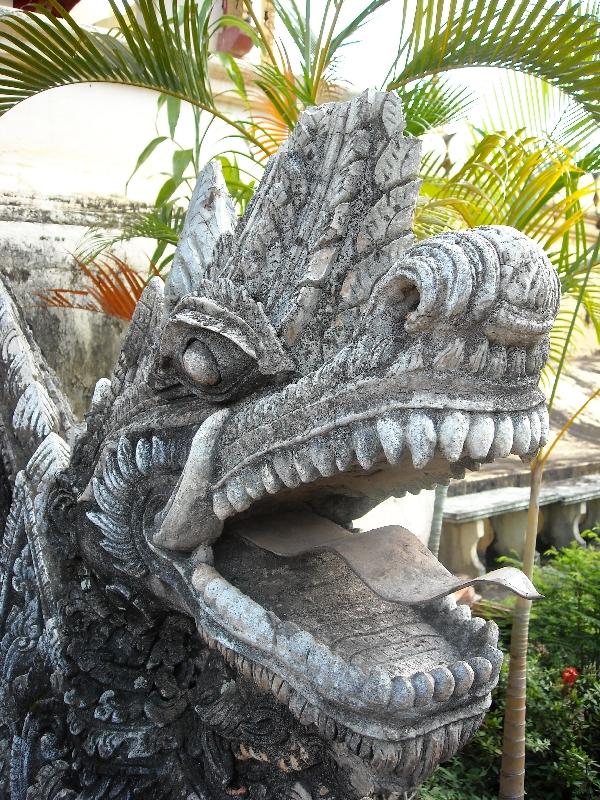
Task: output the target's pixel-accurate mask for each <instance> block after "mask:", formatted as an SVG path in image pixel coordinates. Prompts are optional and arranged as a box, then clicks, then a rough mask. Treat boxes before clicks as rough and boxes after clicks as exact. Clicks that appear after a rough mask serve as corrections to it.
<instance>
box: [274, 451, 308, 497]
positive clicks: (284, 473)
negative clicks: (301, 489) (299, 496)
mask: <svg viewBox="0 0 600 800" xmlns="http://www.w3.org/2000/svg"><path fill="white" fill-rule="evenodd" d="M273 466H274V468H275V472H276V473H277V474H278V475H279V477H280V478H281V480H282V481H283V483H284V484H285V485H286V486H287V487H288V489H295V488H296V487H297V486H300V484H301V483H302V479H301V478H300V475H298V473H297V471H296V468H295V467H294V464H293V462H292V457H291V456H290V455H288V454H287V453H286V452H284V451H283V450H278V451H277V452H276V453H275V455H274V456H273Z"/></svg>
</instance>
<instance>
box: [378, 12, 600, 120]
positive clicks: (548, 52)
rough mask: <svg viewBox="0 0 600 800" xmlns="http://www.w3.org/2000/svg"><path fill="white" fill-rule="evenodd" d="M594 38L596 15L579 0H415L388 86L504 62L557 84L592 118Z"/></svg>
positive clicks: (597, 88) (596, 63) (599, 112)
mask: <svg viewBox="0 0 600 800" xmlns="http://www.w3.org/2000/svg"><path fill="white" fill-rule="evenodd" d="M599 38H600V19H599V18H598V16H597V14H596V13H594V9H590V8H588V5H586V4H583V5H582V4H580V3H571V2H563V0H555V2H551V0H537V2H536V1H535V0H521V2H516V3H509V2H506V0H453V2H451V3H449V4H447V3H444V2H442V0H416V4H415V10H414V14H413V19H412V24H410V23H407V21H406V20H403V22H402V28H401V31H400V47H399V53H398V57H397V59H396V66H395V67H394V71H395V76H394V77H393V79H392V80H391V81H390V83H389V85H388V88H389V89H399V88H401V87H403V86H406V85H408V84H410V83H411V82H412V81H415V80H422V79H423V78H426V77H427V76H430V75H437V74H439V73H443V72H447V71H448V70H452V69H457V68H461V67H468V66H495V67H506V68H508V69H514V70H517V71H519V72H525V73H528V74H531V75H535V76H537V77H538V78H542V79H543V80H545V81H547V82H548V83H550V84H552V85H553V86H558V87H560V88H561V89H562V90H563V91H564V92H566V93H567V94H568V95H570V96H571V97H573V98H575V99H576V100H578V101H579V102H580V103H581V105H582V106H584V107H585V108H586V109H587V110H588V111H589V112H590V114H592V115H593V116H594V117H596V118H598V117H599V116H600V102H599V101H600V59H599V58H598V40H599Z"/></svg>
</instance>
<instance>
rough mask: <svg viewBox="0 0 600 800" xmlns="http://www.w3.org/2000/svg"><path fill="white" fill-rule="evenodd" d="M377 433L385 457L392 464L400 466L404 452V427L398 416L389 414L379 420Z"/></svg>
mask: <svg viewBox="0 0 600 800" xmlns="http://www.w3.org/2000/svg"><path fill="white" fill-rule="evenodd" d="M377 433H378V435H379V440H380V442H381V446H382V447H383V452H384V453H385V457H386V458H387V460H388V461H389V462H390V464H398V463H399V461H400V459H401V458H402V452H403V450H404V438H405V437H404V427H403V425H402V421H401V420H400V419H398V417H396V416H392V415H391V414H388V415H386V416H384V417H382V418H381V419H378V420H377Z"/></svg>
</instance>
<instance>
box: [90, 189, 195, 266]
mask: <svg viewBox="0 0 600 800" xmlns="http://www.w3.org/2000/svg"><path fill="white" fill-rule="evenodd" d="M184 219H185V209H184V208H182V207H180V206H177V205H174V204H167V205H165V206H163V207H162V208H158V209H151V210H150V211H139V212H137V213H135V214H132V215H130V216H129V217H128V218H127V219H126V221H125V222H124V225H123V227H122V228H121V229H120V230H119V231H117V232H114V233H113V232H107V231H106V230H105V229H103V228H99V227H93V228H89V229H88V230H87V231H86V233H85V234H84V236H83V237H82V238H81V240H80V241H79V243H78V244H77V247H76V249H75V257H76V259H77V260H78V261H80V262H82V263H84V264H90V263H92V262H94V261H95V260H96V259H97V258H98V257H99V256H100V255H101V254H102V253H104V252H105V251H107V250H109V249H110V248H111V247H114V245H116V244H119V243H120V242H124V241H130V240H132V239H138V238H139V239H151V240H152V239H153V240H154V241H155V242H156V249H155V251H154V253H153V254H152V256H151V261H152V263H153V264H154V265H155V267H154V269H155V270H159V271H160V270H161V269H163V268H164V267H165V266H166V265H167V264H168V263H169V262H170V260H171V258H172V256H173V248H174V247H175V245H176V244H177V242H178V240H179V234H180V233H181V229H182V227H183V221H184ZM168 247H171V248H172V249H171V252H170V253H169V255H168V256H167V258H166V259H164V260H163V262H160V258H161V257H162V256H163V254H164V252H165V250H167V248H168Z"/></svg>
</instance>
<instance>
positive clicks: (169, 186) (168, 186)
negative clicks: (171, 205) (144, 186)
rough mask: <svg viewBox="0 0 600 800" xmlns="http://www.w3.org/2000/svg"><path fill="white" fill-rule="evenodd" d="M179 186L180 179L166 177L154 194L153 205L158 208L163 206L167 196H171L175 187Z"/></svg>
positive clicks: (175, 189) (167, 198)
mask: <svg viewBox="0 0 600 800" xmlns="http://www.w3.org/2000/svg"><path fill="white" fill-rule="evenodd" d="M180 186H181V181H180V180H179V181H178V180H175V178H172V177H171V178H167V180H166V181H165V182H164V183H163V185H162V186H161V188H160V190H159V192H158V194H157V195H156V200H155V201H154V205H155V206H156V208H160V207H161V206H163V205H164V204H165V203H166V202H167V200H169V198H171V197H172V196H173V194H174V193H175V192H176V191H177V189H178V188H179V187H180Z"/></svg>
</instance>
